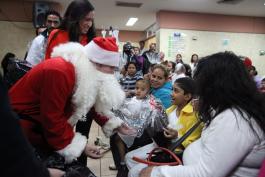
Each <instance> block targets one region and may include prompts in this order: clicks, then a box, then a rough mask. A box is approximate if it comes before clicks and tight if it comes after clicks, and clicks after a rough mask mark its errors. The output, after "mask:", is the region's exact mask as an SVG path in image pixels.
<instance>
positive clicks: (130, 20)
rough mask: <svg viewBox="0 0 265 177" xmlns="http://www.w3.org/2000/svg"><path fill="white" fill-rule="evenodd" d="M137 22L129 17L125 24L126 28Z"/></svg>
mask: <svg viewBox="0 0 265 177" xmlns="http://www.w3.org/2000/svg"><path fill="white" fill-rule="evenodd" d="M137 20H138V18H134V17H131V18H129V20H128V21H127V23H126V26H133V25H134V24H135V22H136V21H137Z"/></svg>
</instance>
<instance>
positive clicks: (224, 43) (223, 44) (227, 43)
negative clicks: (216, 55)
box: [222, 39, 230, 47]
mask: <svg viewBox="0 0 265 177" xmlns="http://www.w3.org/2000/svg"><path fill="white" fill-rule="evenodd" d="M229 43H230V39H223V40H222V46H223V47H228V45H229Z"/></svg>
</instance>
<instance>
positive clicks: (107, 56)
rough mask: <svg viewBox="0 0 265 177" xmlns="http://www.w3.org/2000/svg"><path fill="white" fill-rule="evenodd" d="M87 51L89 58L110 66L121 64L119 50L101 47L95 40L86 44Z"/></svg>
mask: <svg viewBox="0 0 265 177" xmlns="http://www.w3.org/2000/svg"><path fill="white" fill-rule="evenodd" d="M85 51H86V53H87V56H88V58H89V60H91V61H93V62H95V63H99V64H103V65H108V66H114V67H118V66H119V60H120V55H119V52H114V51H109V50H105V49H103V48H101V47H99V46H98V45H97V44H96V43H95V42H94V41H91V42H90V43H89V44H87V45H86V46H85Z"/></svg>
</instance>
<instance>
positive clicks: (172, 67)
mask: <svg viewBox="0 0 265 177" xmlns="http://www.w3.org/2000/svg"><path fill="white" fill-rule="evenodd" d="M175 68H176V63H175V62H173V61H169V62H167V69H168V71H169V76H168V80H170V81H171V80H172V76H173V73H174V72H175Z"/></svg>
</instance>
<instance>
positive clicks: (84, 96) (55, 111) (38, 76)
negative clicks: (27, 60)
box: [9, 43, 124, 162]
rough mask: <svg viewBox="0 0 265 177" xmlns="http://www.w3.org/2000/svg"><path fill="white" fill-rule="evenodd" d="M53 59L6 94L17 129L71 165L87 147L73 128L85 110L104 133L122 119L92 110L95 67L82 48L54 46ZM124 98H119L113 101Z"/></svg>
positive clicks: (83, 138) (70, 45) (107, 132)
mask: <svg viewBox="0 0 265 177" xmlns="http://www.w3.org/2000/svg"><path fill="white" fill-rule="evenodd" d="M53 56H62V57H55V58H53V59H52V60H45V61H44V62H42V63H40V64H39V65H37V66H36V67H34V68H33V69H32V70H30V71H29V72H28V73H27V74H26V75H25V76H24V77H23V78H21V80H19V81H18V82H17V83H16V84H15V85H14V86H13V87H12V88H11V89H10V91H9V96H10V101H11V104H12V107H13V109H14V111H15V112H16V113H18V114H19V115H21V116H22V119H21V125H22V128H23V130H24V132H25V134H26V136H27V137H28V139H29V141H30V142H31V143H32V145H33V146H35V147H38V148H42V149H45V150H53V151H57V152H58V153H60V154H61V155H63V156H64V157H65V159H66V161H67V162H71V161H72V160H73V159H75V158H77V157H79V156H80V154H81V153H82V151H83V150H84V148H85V146H86V143H87V139H86V137H84V136H82V135H81V134H79V133H75V132H74V130H73V127H74V125H75V124H76V123H77V121H78V120H80V119H82V118H83V117H84V115H85V114H86V113H87V112H88V111H89V110H90V109H92V110H93V114H94V116H93V117H94V119H95V120H96V121H97V122H98V123H99V124H100V125H101V126H103V132H105V133H106V134H108V135H110V133H111V131H112V130H113V129H114V128H117V127H118V126H120V125H121V123H122V121H121V120H119V119H116V118H114V117H113V118H111V117H112V114H111V113H110V112H109V114H108V113H107V112H108V111H105V113H106V114H105V113H104V111H103V112H101V114H105V115H106V116H108V117H110V118H111V119H108V118H107V117H105V116H102V115H99V114H97V113H96V112H95V111H94V109H93V108H92V107H93V105H94V104H95V101H96V99H97V98H96V96H95V95H97V87H98V86H97V85H96V84H98V83H96V82H94V80H95V78H94V77H95V76H94V74H95V72H96V69H95V68H94V66H93V64H92V63H91V62H90V61H89V60H88V58H87V55H86V53H85V52H84V47H83V46H82V45H81V44H78V43H69V44H65V45H63V46H59V47H57V48H55V49H54V55H53ZM123 99H124V95H123V94H122V96H121V97H120V98H118V100H119V101H118V102H122V101H123ZM117 105H118V104H117ZM23 116H25V117H30V120H28V119H23Z"/></svg>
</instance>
